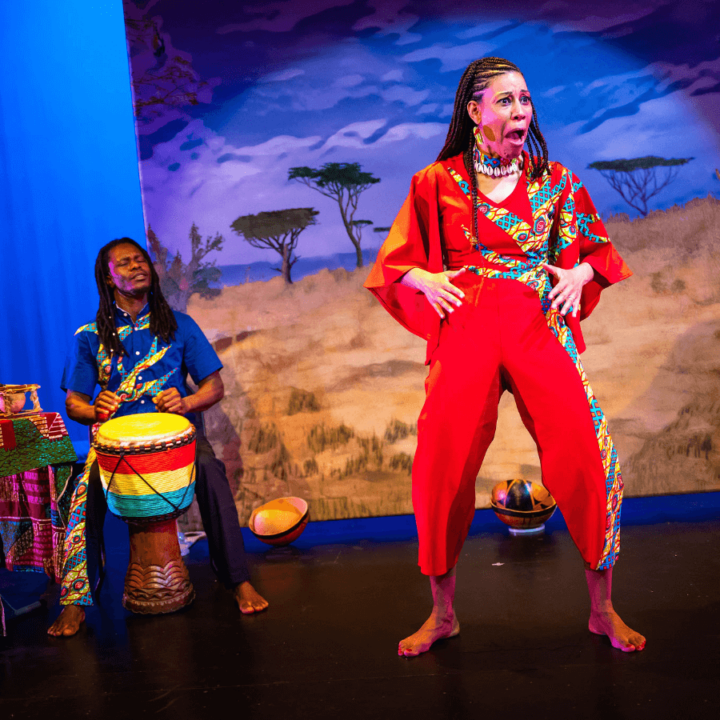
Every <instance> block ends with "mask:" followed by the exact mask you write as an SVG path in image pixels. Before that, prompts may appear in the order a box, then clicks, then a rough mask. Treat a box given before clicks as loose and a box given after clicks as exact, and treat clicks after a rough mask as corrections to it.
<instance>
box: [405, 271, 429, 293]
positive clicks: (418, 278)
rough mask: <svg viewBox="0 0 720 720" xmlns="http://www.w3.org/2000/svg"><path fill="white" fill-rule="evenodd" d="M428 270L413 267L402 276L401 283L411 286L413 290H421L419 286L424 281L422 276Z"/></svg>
mask: <svg viewBox="0 0 720 720" xmlns="http://www.w3.org/2000/svg"><path fill="white" fill-rule="evenodd" d="M426 272H427V271H426V270H423V269H422V268H417V267H416V268H411V269H410V270H408V271H407V272H406V273H405V274H404V275H403V276H402V277H401V278H400V284H401V285H407V287H410V288H412V289H413V290H419V289H420V287H419V286H420V284H421V282H422V276H423V275H424V274H425V273H426Z"/></svg>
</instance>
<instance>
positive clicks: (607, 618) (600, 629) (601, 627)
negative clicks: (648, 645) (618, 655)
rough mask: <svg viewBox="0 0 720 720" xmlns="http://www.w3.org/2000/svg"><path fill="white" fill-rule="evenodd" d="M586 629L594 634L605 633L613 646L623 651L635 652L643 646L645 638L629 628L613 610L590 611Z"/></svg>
mask: <svg viewBox="0 0 720 720" xmlns="http://www.w3.org/2000/svg"><path fill="white" fill-rule="evenodd" d="M588 629H589V630H590V632H591V633H595V634H596V635H607V636H608V638H610V642H611V643H612V646H613V647H614V648H617V649H618V650H622V651H623V652H635V651H636V650H643V649H644V648H645V638H644V637H643V636H642V635H641V634H640V633H639V632H635V631H634V630H631V629H630V628H629V627H628V626H627V625H626V624H625V623H624V622H623V621H622V620H621V619H620V616H619V615H618V614H617V613H616V612H615V611H614V610H611V611H609V612H600V611H594V610H593V611H591V612H590V622H589V623H588Z"/></svg>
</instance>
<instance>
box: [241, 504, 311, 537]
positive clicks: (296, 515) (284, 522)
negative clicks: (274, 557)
mask: <svg viewBox="0 0 720 720" xmlns="http://www.w3.org/2000/svg"><path fill="white" fill-rule="evenodd" d="M308 519H309V510H308V504H307V503H306V502H305V500H303V499H302V498H299V497H284V498H277V499H275V500H271V501H270V502H269V503H265V505H261V506H260V507H259V508H255V510H253V512H252V515H250V522H249V523H248V526H249V528H250V530H251V532H252V533H253V535H255V537H256V538H258V540H262V541H263V542H264V543H267V544H268V545H274V546H275V547H281V546H283V545H289V544H290V543H291V542H293V540H297V539H298V538H299V537H300V535H302V532H303V530H304V529H305V526H306V525H307V524H308Z"/></svg>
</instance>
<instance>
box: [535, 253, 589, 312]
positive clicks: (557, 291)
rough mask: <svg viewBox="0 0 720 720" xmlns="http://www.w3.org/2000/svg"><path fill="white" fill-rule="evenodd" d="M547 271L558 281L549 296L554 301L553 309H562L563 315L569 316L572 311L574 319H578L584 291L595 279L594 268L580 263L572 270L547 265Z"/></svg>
mask: <svg viewBox="0 0 720 720" xmlns="http://www.w3.org/2000/svg"><path fill="white" fill-rule="evenodd" d="M545 269H546V270H547V271H548V272H549V273H551V274H552V275H554V276H555V277H556V278H557V280H558V282H557V285H555V287H554V288H553V289H552V290H551V291H550V294H549V295H548V297H549V298H550V299H551V300H552V307H553V309H554V310H557V309H558V308H560V312H561V313H562V314H563V315H567V313H568V312H569V311H570V310H572V315H573V317H577V314H578V312H579V310H580V297H581V295H582V289H583V287H584V286H585V285H587V284H588V283H589V282H590V281H591V280H592V279H593V274H594V270H593V269H592V266H591V265H590V264H589V263H580V264H579V265H578V266H577V267H574V268H573V269H572V270H563V269H562V268H559V267H555V266H554V265H548V264H545Z"/></svg>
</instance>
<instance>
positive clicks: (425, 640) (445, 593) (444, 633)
mask: <svg viewBox="0 0 720 720" xmlns="http://www.w3.org/2000/svg"><path fill="white" fill-rule="evenodd" d="M430 590H431V591H432V596H433V609H432V612H431V613H430V617H429V618H428V619H427V620H426V621H425V622H424V623H423V626H422V627H421V628H420V629H419V630H418V631H417V632H416V633H414V634H412V635H411V636H410V637H406V638H405V639H404V640H401V641H400V644H399V645H398V655H400V656H401V657H416V656H417V655H419V654H420V653H424V652H427V651H428V650H429V649H430V648H431V647H432V644H433V643H434V642H435V641H436V640H440V639H441V638H449V637H454V636H455V635H457V634H458V633H459V632H460V623H459V622H458V621H457V618H456V617H455V609H454V608H453V603H454V602H455V568H451V569H450V570H448V571H447V572H446V573H445V574H444V575H431V576H430Z"/></svg>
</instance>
